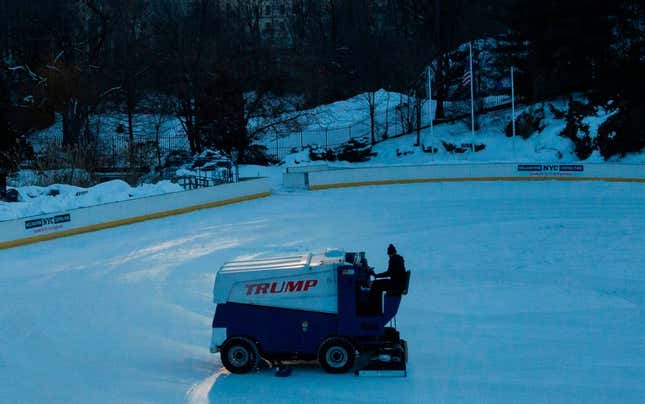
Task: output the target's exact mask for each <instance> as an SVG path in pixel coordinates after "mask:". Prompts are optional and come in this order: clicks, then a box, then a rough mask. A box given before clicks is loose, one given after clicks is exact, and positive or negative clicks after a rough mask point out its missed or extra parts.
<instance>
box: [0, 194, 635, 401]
mask: <svg viewBox="0 0 645 404" xmlns="http://www.w3.org/2000/svg"><path fill="white" fill-rule="evenodd" d="M644 206H645V186H644V185H643V184H620V183H604V182H594V183H589V182H585V183H560V182H538V183H505V182H490V183H472V184H468V183H464V184H452V183H437V184H418V185H396V186H384V187H366V188H354V189H351V188H350V189H342V190H328V191H317V192H290V193H286V192H282V193H278V194H276V195H274V196H272V197H270V198H265V199H261V200H256V201H250V202H245V203H242V204H238V205H231V206H227V207H222V208H217V209H211V210H204V211H199V212H194V213H190V214H185V215H181V216H175V217H170V218H166V219H159V220H154V221H149V222H146V223H140V224H136V225H131V226H125V227H119V228H114V229H109V230H104V231H101V232H97V233H91V234H85V235H80V236H75V237H70V238H64V239H58V240H54V241H49V242H44V243H39V244H33V245H30V246H25V247H20V248H14V249H9V250H2V251H0V402H3V403H4V402H7V403H11V402H24V403H43V402H48V403H50V402H60V403H69V402H85V403H87V402H91V403H117V402H118V403H122V402H137V403H164V402H169V403H170V402H172V403H175V402H182V401H187V402H191V403H193V402H196V403H199V402H212V403H239V402H261V403H268V402H286V403H301V402H303V401H304V400H306V401H308V402H312V403H319V402H322V403H341V402H343V403H344V402H365V403H377V402H378V403H380V402H392V403H430V402H432V403H434V402H447V403H452V402H457V403H463V402H486V403H490V402H508V403H527V402H531V403H533V402H544V403H558V402H567V403H570V402H584V403H588V402H620V403H625V402H627V403H642V402H645V383H643V382H644V381H645V271H644V269H645V267H644V264H643V263H644V262H645V248H643V246H645V208H644ZM389 243H394V244H395V245H396V246H397V249H398V250H399V252H400V253H401V254H402V255H403V256H404V257H405V259H406V264H407V266H408V268H409V269H411V270H412V280H411V285H410V293H409V294H408V295H407V296H406V297H405V298H404V299H403V302H402V304H401V309H400V311H399V316H398V327H399V329H400V331H401V334H402V336H403V337H404V338H405V339H407V340H408V342H409V349H410V359H409V364H408V365H409V366H408V377H407V378H401V379H398V378H386V379H377V378H358V377H355V376H353V375H351V374H347V375H328V374H326V373H324V372H323V371H322V370H321V369H319V368H318V367H316V366H313V365H306V366H296V367H295V368H294V370H293V374H292V375H291V376H290V377H288V378H276V377H275V376H273V372H272V371H270V370H265V371H261V372H259V373H252V374H247V375H231V374H228V372H226V371H225V370H223V369H222V366H221V364H220V361H219V357H218V356H217V355H212V354H210V353H209V351H208V346H209V341H210V332H211V329H210V326H211V319H212V314H213V311H214V305H213V304H212V287H213V284H212V282H213V279H214V273H215V271H216V270H217V268H219V267H220V266H221V265H222V263H224V262H226V261H229V260H234V259H254V258H263V257H268V256H275V255H290V254H293V253H297V252H301V251H310V250H313V251H324V248H325V247H328V246H338V247H342V248H346V249H347V250H350V251H351V250H364V251H366V252H367V257H368V259H369V262H370V265H373V266H375V267H376V268H377V269H378V268H381V269H382V268H384V267H385V265H386V259H387V257H386V253H385V249H386V247H387V245H388V244H389Z"/></svg>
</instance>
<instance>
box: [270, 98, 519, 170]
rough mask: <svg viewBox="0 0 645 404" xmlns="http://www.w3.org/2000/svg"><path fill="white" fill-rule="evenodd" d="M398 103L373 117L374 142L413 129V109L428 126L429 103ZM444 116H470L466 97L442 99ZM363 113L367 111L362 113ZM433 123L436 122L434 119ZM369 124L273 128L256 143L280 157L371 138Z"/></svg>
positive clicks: (483, 105) (483, 104)
mask: <svg viewBox="0 0 645 404" xmlns="http://www.w3.org/2000/svg"><path fill="white" fill-rule="evenodd" d="M411 101H412V102H411V103H405V102H403V103H399V105H397V106H395V107H394V108H392V109H390V110H386V111H385V113H381V114H378V116H376V117H375V125H374V141H375V142H376V143H378V142H382V141H383V140H386V139H390V138H393V137H398V136H402V135H405V134H409V133H412V132H414V131H415V130H416V129H417V122H416V120H417V114H416V108H417V107H421V108H422V110H421V128H422V129H423V128H427V127H429V126H430V110H431V108H430V105H429V104H428V103H427V101H425V102H423V103H420V105H417V104H416V103H414V100H411ZM478 102H479V103H480V105H479V106H478V109H481V111H482V112H485V111H490V110H494V109H499V108H503V107H506V106H509V105H510V97H509V96H508V95H498V96H489V97H485V98H483V99H481V100H478ZM444 108H445V117H446V118H445V119H444V120H442V121H441V122H453V121H456V120H459V119H465V118H467V117H468V116H470V100H456V101H445V102H444ZM435 110H436V101H434V100H433V106H432V111H435ZM365 113H366V114H367V112H365ZM435 122H436V121H435ZM371 135H372V134H371V127H370V119H369V116H368V117H367V118H365V119H362V120H360V121H356V122H354V123H352V124H351V125H346V126H338V127H320V126H316V125H311V126H309V127H308V128H306V129H303V130H300V131H298V132H281V131H274V132H272V133H266V134H265V135H264V136H262V137H261V139H260V143H261V144H262V145H264V146H265V147H266V148H267V153H268V154H269V155H271V156H272V157H274V158H276V159H278V160H282V159H283V158H284V157H285V156H286V155H288V154H291V153H295V152H298V151H300V150H303V149H304V148H306V147H308V146H318V147H320V148H324V149H333V148H336V147H338V146H340V145H343V144H345V143H347V142H348V141H350V140H351V139H359V138H364V139H367V140H368V141H371Z"/></svg>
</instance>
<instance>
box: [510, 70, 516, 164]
mask: <svg viewBox="0 0 645 404" xmlns="http://www.w3.org/2000/svg"><path fill="white" fill-rule="evenodd" d="M513 73H514V71H513V66H511V111H512V112H511V114H512V115H511V122H512V123H513V158H514V157H515V80H514V77H513V76H514V74H513Z"/></svg>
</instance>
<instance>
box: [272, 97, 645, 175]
mask: <svg viewBox="0 0 645 404" xmlns="http://www.w3.org/2000/svg"><path fill="white" fill-rule="evenodd" d="M548 104H552V105H554V106H555V107H556V108H558V109H561V110H564V109H566V106H567V103H566V100H555V101H553V102H551V103H545V104H543V106H544V114H545V119H544V121H543V124H544V129H543V130H542V131H540V132H539V133H535V134H533V135H532V136H530V137H529V138H528V139H522V138H521V137H520V136H516V137H515V138H509V137H506V136H505V135H504V128H505V127H506V125H507V124H508V123H509V122H510V121H511V111H510V109H508V110H507V109H504V110H500V111H494V112H489V113H487V114H485V115H483V116H481V118H480V121H479V123H480V129H479V130H477V131H476V132H475V134H474V135H473V134H472V132H471V129H470V120H468V121H467V122H466V121H457V122H454V123H448V124H442V125H437V126H435V127H434V129H432V130H431V129H430V128H426V129H423V130H421V143H422V144H423V145H424V146H425V148H426V149H427V150H430V149H431V148H434V149H436V150H437V152H436V153H431V152H424V151H423V150H422V149H421V148H419V147H416V146H414V145H415V144H416V142H417V135H416V133H413V134H409V135H405V136H402V137H398V138H393V139H389V140H386V141H383V142H380V143H378V144H377V145H376V146H375V147H374V149H373V151H374V152H375V153H376V154H377V155H376V156H375V157H373V158H371V159H370V161H368V162H365V163H359V164H350V163H347V162H322V163H324V164H327V165H330V166H338V167H350V166H379V165H392V164H398V165H401V164H437V163H441V164H459V163H472V162H544V163H547V162H574V161H576V162H577V161H580V160H579V159H578V157H577V156H576V155H575V153H574V150H575V146H574V144H573V142H571V140H569V139H566V138H564V137H561V136H560V132H562V130H563V129H564V127H565V125H566V122H565V121H564V120H560V119H556V118H555V117H554V116H553V113H552V112H551V111H550V109H549V106H548ZM535 107H536V106H535V105H530V106H523V107H521V108H518V109H517V111H516V116H519V114H520V113H522V112H523V111H524V110H527V109H531V108H535ZM611 114H612V113H610V112H606V111H604V110H600V111H599V112H598V113H597V114H596V115H595V116H590V117H587V118H586V119H585V123H587V124H589V125H590V133H593V134H594V136H595V133H596V132H597V127H598V126H600V124H601V123H602V122H604V121H605V120H606V119H607V118H608V117H609V116H611ZM295 141H298V140H297V139H295V140H294V142H295ZM285 142H286V141H285ZM444 142H445V143H449V144H453V145H456V146H461V145H462V144H477V145H479V144H483V145H485V146H486V148H485V149H484V150H482V151H479V152H472V151H470V150H469V148H468V147H466V149H467V150H468V151H466V152H465V153H453V152H448V151H446V149H445V147H444V145H443V144H444ZM269 150H270V151H271V150H272V149H271V147H269ZM585 162H588V163H602V162H604V159H603V157H602V156H601V155H600V153H599V152H598V151H596V152H595V153H593V154H592V155H591V156H590V157H589V158H588V159H587V160H585ZM611 162H624V163H645V150H642V151H641V152H640V153H634V154H629V155H627V156H625V157H615V158H612V159H611ZM285 163H286V164H287V165H288V166H294V165H308V164H312V162H310V159H309V152H308V150H305V151H301V152H298V153H293V154H290V155H287V156H286V157H285ZM313 164H321V162H318V161H317V162H313Z"/></svg>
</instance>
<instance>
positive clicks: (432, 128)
mask: <svg viewBox="0 0 645 404" xmlns="http://www.w3.org/2000/svg"><path fill="white" fill-rule="evenodd" d="M428 109H429V111H428V113H429V114H430V138H432V139H434V122H433V121H434V119H433V118H432V80H431V79H430V66H428ZM430 148H431V150H432V153H434V148H432V145H431V146H430Z"/></svg>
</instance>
